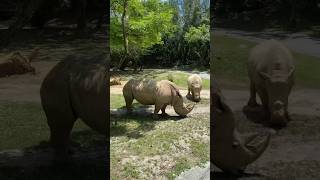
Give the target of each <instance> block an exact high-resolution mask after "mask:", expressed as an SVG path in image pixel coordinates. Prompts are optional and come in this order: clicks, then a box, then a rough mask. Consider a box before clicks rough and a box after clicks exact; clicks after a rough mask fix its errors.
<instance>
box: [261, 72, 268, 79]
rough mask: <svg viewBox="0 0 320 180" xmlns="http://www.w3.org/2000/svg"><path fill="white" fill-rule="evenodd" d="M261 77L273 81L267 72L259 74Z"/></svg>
mask: <svg viewBox="0 0 320 180" xmlns="http://www.w3.org/2000/svg"><path fill="white" fill-rule="evenodd" d="M259 75H260V76H261V77H262V78H263V79H271V76H270V75H269V74H267V73H265V72H259Z"/></svg>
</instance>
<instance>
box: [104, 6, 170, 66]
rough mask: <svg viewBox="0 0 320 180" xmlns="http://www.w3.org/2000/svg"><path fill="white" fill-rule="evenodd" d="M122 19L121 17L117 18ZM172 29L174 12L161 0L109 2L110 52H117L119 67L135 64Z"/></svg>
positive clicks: (161, 41)
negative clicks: (131, 62)
mask: <svg viewBox="0 0 320 180" xmlns="http://www.w3.org/2000/svg"><path fill="white" fill-rule="evenodd" d="M120 16H121V17H120ZM174 29H175V26H174V24H173V11H172V8H171V7H170V5H169V4H168V3H167V2H163V1H161V0H146V1H140V0H112V1H111V30H110V33H111V40H110V43H111V44H110V45H111V51H112V53H117V54H118V56H113V57H115V58H119V59H120V62H119V64H118V67H119V68H122V69H123V68H124V66H125V64H126V63H127V62H128V61H129V60H133V61H137V60H138V58H139V57H140V56H141V55H143V54H146V53H147V52H148V49H149V48H150V47H152V46H154V45H156V44H162V43H163V39H162V37H163V36H164V35H166V34H170V33H171V32H172V31H173V30H174Z"/></svg>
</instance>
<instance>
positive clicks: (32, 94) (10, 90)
mask: <svg viewBox="0 0 320 180" xmlns="http://www.w3.org/2000/svg"><path fill="white" fill-rule="evenodd" d="M57 63H58V62H56V61H51V62H47V61H39V62H34V63H32V66H34V67H35V69H36V74H35V75H31V74H23V75H13V76H9V77H3V78H0V101H28V102H39V103H40V95H39V92H40V86H41V83H42V81H43V79H44V78H45V76H46V75H47V73H48V72H49V71H50V70H51V68H52V67H53V66H54V65H56V64H57Z"/></svg>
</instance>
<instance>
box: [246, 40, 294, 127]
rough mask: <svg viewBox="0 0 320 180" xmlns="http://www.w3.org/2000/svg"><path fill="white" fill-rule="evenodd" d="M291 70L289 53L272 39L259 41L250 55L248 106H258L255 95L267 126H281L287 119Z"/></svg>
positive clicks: (292, 82)
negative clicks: (267, 123)
mask: <svg viewBox="0 0 320 180" xmlns="http://www.w3.org/2000/svg"><path fill="white" fill-rule="evenodd" d="M294 70H295V66H294V64H293V57H292V54H291V53H290V51H289V50H288V49H287V48H286V47H285V46H284V45H282V44H281V43H280V42H278V41H276V40H268V41H265V42H262V43H261V44H258V45H257V46H256V47H254V48H253V49H252V51H251V53H250V56H249V61H248V75H249V79H250V99H249V101H248V106H249V107H256V106H258V103H257V101H256V93H257V94H258V95H259V97H260V99H261V102H262V106H263V109H264V111H265V112H266V114H267V117H266V118H267V119H268V120H269V123H270V124H271V125H275V126H285V125H286V124H287V122H288V121H289V119H290V118H289V115H288V97H289V94H290V92H291V89H292V87H293V85H294ZM244 109H245V108H244Z"/></svg>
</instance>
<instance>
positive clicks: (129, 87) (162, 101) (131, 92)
mask: <svg viewBox="0 0 320 180" xmlns="http://www.w3.org/2000/svg"><path fill="white" fill-rule="evenodd" d="M123 96H124V99H125V101H126V107H127V109H128V111H131V110H132V102H133V100H134V99H136V100H137V101H138V102H139V103H141V104H143V105H155V108H154V114H153V117H154V118H157V117H158V112H159V111H160V109H161V111H162V114H163V115H165V109H166V107H167V105H172V106H173V108H174V110H175V112H176V113H177V114H179V115H180V116H186V115H187V114H188V113H190V112H191V111H192V109H193V107H194V105H193V106H192V105H191V104H188V105H185V104H184V102H183V97H182V95H181V94H180V92H179V89H178V87H177V86H176V85H175V84H174V83H172V82H170V81H168V80H161V81H158V82H157V81H154V80H151V79H140V80H134V79H131V80H129V81H128V82H127V83H126V84H125V85H124V87H123Z"/></svg>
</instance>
